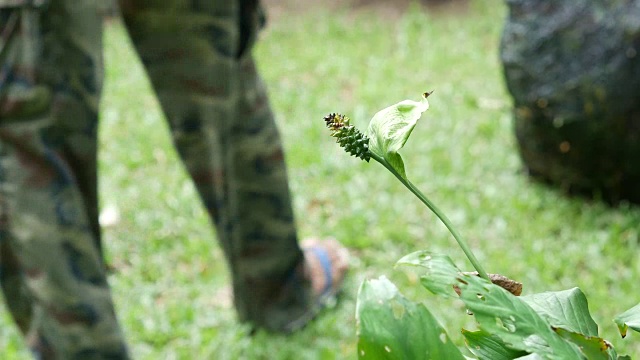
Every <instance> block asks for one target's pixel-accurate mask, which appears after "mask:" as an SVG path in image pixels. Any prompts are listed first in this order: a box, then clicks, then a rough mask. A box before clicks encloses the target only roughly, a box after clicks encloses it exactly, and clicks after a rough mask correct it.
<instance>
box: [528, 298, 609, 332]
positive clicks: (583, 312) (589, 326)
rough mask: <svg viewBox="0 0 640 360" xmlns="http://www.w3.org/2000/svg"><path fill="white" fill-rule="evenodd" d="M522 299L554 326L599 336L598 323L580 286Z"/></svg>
mask: <svg viewBox="0 0 640 360" xmlns="http://www.w3.org/2000/svg"><path fill="white" fill-rule="evenodd" d="M521 299H522V300H524V301H525V302H526V303H527V304H529V306H531V307H532V308H533V309H534V310H535V311H536V312H537V313H538V314H540V315H542V317H544V318H545V319H546V320H547V321H548V322H549V324H551V325H552V326H554V327H558V328H563V329H565V330H569V331H572V332H576V333H580V334H584V335H587V336H598V324H596V322H595V321H594V320H593V318H592V317H591V314H590V313H589V305H588V303H587V298H586V296H584V293H583V292H582V291H581V290H580V289H578V288H573V289H569V290H564V291H554V292H544V293H540V294H533V295H527V296H522V297H521Z"/></svg>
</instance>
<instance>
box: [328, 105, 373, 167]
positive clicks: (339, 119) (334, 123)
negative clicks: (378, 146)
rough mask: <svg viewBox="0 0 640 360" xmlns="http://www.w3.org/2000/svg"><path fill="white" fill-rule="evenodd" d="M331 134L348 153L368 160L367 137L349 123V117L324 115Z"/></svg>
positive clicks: (369, 155)
mask: <svg viewBox="0 0 640 360" xmlns="http://www.w3.org/2000/svg"><path fill="white" fill-rule="evenodd" d="M324 121H325V123H326V124H327V127H328V128H329V130H331V136H333V137H335V138H336V141H337V142H338V144H340V146H341V147H343V148H344V150H345V151H346V152H348V153H349V154H351V155H353V156H355V157H358V158H360V159H362V160H364V161H366V162H369V159H370V157H371V154H370V153H369V138H368V137H367V136H366V135H365V134H363V133H362V132H361V131H360V130H358V129H356V127H355V126H353V125H351V124H350V122H349V121H350V119H349V118H348V117H346V116H344V115H341V114H336V113H332V114H329V115H327V116H325V117H324Z"/></svg>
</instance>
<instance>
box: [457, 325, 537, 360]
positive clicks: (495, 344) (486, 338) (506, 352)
mask: <svg viewBox="0 0 640 360" xmlns="http://www.w3.org/2000/svg"><path fill="white" fill-rule="evenodd" d="M462 335H464V337H465V339H466V340H467V347H468V348H469V350H470V351H471V352H472V353H473V355H475V356H477V357H478V359H479V360H513V359H517V358H519V357H522V356H525V355H527V354H528V353H527V352H525V351H520V350H513V349H510V348H509V347H508V346H507V345H506V344H505V343H504V342H503V341H502V340H500V338H499V337H497V336H494V335H491V334H489V333H487V332H485V331H482V330H479V331H468V330H465V329H462Z"/></svg>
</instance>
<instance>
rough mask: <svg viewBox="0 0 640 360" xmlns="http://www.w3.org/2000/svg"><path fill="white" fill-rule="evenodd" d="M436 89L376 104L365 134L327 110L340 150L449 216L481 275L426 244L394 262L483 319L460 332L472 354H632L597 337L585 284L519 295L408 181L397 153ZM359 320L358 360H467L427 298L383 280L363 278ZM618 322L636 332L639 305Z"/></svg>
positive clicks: (491, 357) (497, 358)
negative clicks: (417, 298)
mask: <svg viewBox="0 0 640 360" xmlns="http://www.w3.org/2000/svg"><path fill="white" fill-rule="evenodd" d="M430 94H431V93H424V94H423V99H422V101H419V102H416V101H412V100H404V101H401V102H399V103H397V104H395V105H392V106H389V107H387V108H385V109H382V110H380V111H379V112H378V113H376V114H375V115H374V116H373V118H372V119H371V122H370V123H369V127H368V129H367V131H366V133H363V132H361V131H360V130H358V129H357V128H356V127H355V126H354V125H353V124H351V121H350V119H349V118H348V117H347V116H344V115H341V114H335V113H333V114H329V115H327V116H325V117H324V121H325V123H326V125H327V127H328V128H329V130H330V131H331V136H333V137H335V138H336V140H337V142H338V144H340V146H341V147H343V148H344V149H345V150H346V151H347V152H348V153H350V154H351V155H353V156H356V157H358V158H360V159H362V160H365V161H367V162H369V160H370V159H373V160H375V161H377V162H378V163H380V164H381V165H382V166H384V167H385V168H386V169H387V170H389V172H391V173H392V174H393V175H394V176H395V177H396V178H397V179H398V180H399V181H400V182H401V183H402V184H403V185H404V186H406V187H407V189H409V191H411V192H412V193H413V194H414V195H416V196H417V197H418V199H420V201H422V203H424V204H425V205H426V206H427V207H428V208H429V209H430V210H431V211H432V212H433V213H434V214H435V215H436V216H437V217H438V218H439V219H440V220H441V221H442V222H443V223H444V225H445V226H446V227H447V229H448V230H449V231H450V232H451V235H453V237H454V239H455V240H456V242H457V243H458V245H459V246H460V248H461V249H462V251H463V252H464V254H465V255H466V257H467V258H468V259H469V261H470V262H471V264H472V266H473V267H474V268H475V272H462V271H461V270H460V269H458V268H457V267H456V266H455V265H454V263H453V262H452V260H451V259H450V258H449V257H448V256H446V255H442V254H435V253H431V252H428V251H417V252H414V253H412V254H409V255H406V256H405V257H403V258H402V259H400V260H399V261H398V262H397V265H412V266H418V267H421V268H423V271H424V273H423V274H422V275H421V277H420V282H421V284H422V285H423V286H424V287H425V288H426V289H427V290H429V291H430V292H431V293H433V294H435V295H438V296H441V297H443V298H449V297H453V296H459V298H460V299H461V300H462V301H463V302H464V304H465V306H466V307H467V310H468V312H470V313H472V314H473V316H474V317H475V320H476V323H477V326H478V329H477V330H474V331H470V330H466V329H463V330H462V333H463V335H464V337H465V342H466V346H467V348H468V350H469V351H470V352H471V353H472V354H473V355H474V356H475V358H476V359H481V360H484V359H487V360H506V359H528V360H532V359H630V357H628V356H619V355H618V354H617V353H616V351H615V349H614V348H613V346H612V345H611V344H610V343H609V342H608V341H606V340H604V339H602V338H600V337H599V335H598V325H597V324H596V323H595V321H594V320H593V318H592V317H591V315H590V313H589V308H588V304H587V299H586V297H585V295H584V293H583V292H582V291H581V290H580V289H578V288H573V289H569V290H564V291H554V292H544V293H539V294H532V295H527V296H519V295H520V293H521V291H522V284H520V283H518V282H515V281H513V280H510V279H508V278H506V277H504V276H502V275H498V274H488V273H487V272H486V271H485V270H484V268H483V267H482V265H481V264H480V263H479V262H478V260H477V259H476V257H475V256H474V254H473V252H472V250H471V249H470V248H469V246H468V245H467V243H466V241H465V240H464V239H463V238H462V236H461V235H460V234H459V233H458V232H457V231H456V230H455V228H454V226H453V224H452V223H451V221H450V220H449V219H448V218H447V217H446V216H445V214H444V213H443V212H442V211H441V210H440V209H438V208H437V207H436V206H435V205H434V204H433V203H432V202H431V201H430V200H429V199H428V198H427V197H426V196H425V195H424V194H423V193H422V192H421V191H420V190H419V189H418V188H417V187H416V186H415V185H414V184H413V183H411V181H409V179H408V178H407V175H406V172H405V167H404V163H403V161H402V157H401V156H400V154H399V153H398V151H399V150H400V149H401V148H402V147H403V146H404V144H405V143H406V141H407V139H408V138H409V135H410V134H411V132H412V131H413V129H414V128H415V126H416V124H417V122H418V120H419V119H420V118H421V117H422V114H423V113H424V112H425V111H426V110H427V109H428V108H429V102H428V101H427V98H428V97H429V95H430ZM456 294H457V295H456ZM356 318H357V323H358V357H359V358H361V359H454V360H455V359H470V357H467V356H464V355H463V354H462V352H461V350H460V349H459V348H458V346H457V345H455V344H453V343H452V342H451V340H450V338H449V336H448V335H447V333H446V331H445V330H444V328H443V327H442V325H440V324H439V323H438V321H437V320H436V319H435V317H434V316H433V315H432V314H431V312H430V311H429V310H428V309H427V308H426V307H425V306H424V305H423V304H420V303H415V302H412V301H409V300H407V299H406V298H404V297H403V296H402V295H401V294H400V292H399V291H398V289H397V288H396V287H395V285H393V284H392V283H391V282H390V281H389V280H387V279H386V278H385V277H380V278H379V279H373V280H365V281H364V282H363V283H362V285H361V286H360V290H359V292H358V300H357V306H356ZM614 321H615V323H616V324H617V326H618V329H619V330H620V334H621V335H622V336H623V337H624V336H626V333H627V329H629V328H631V329H633V330H636V331H640V304H638V305H637V306H635V307H633V308H631V309H629V310H628V311H626V312H624V313H622V314H620V315H618V316H617V317H616V318H615V319H614Z"/></svg>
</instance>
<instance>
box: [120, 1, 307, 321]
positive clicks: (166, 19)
mask: <svg viewBox="0 0 640 360" xmlns="http://www.w3.org/2000/svg"><path fill="white" fill-rule="evenodd" d="M121 9H122V13H123V18H124V21H125V24H126V26H127V28H128V29H129V32H130V35H131V38H132V40H133V43H134V45H135V47H136V49H137V51H138V53H139V54H140V57H141V59H142V62H143V64H144V65H145V67H146V69H147V71H148V74H149V77H150V79H151V82H152V84H153V87H154V89H155V91H156V93H157V95H158V98H159V100H160V103H161V105H162V108H163V110H164V112H165V115H166V117H167V119H168V121H169V124H170V127H171V131H172V135H173V140H174V143H175V145H176V147H177V149H178V152H179V154H180V156H181V158H182V160H183V162H184V164H185V166H186V169H187V170H188V172H189V174H190V175H191V177H192V179H193V180H194V182H195V185H196V187H197V189H198V192H199V194H200V196H201V198H202V200H203V202H204V204H205V206H206V208H207V210H208V212H209V214H210V217H211V219H212V221H213V222H214V223H215V225H216V230H217V235H218V239H219V241H220V243H221V245H222V247H223V250H224V252H225V255H226V258H227V260H228V263H229V265H230V268H231V273H232V277H233V289H234V302H235V306H236V309H237V311H238V314H239V317H240V319H241V320H244V321H249V322H251V323H253V324H255V325H257V326H259V327H266V328H268V329H272V330H287V329H289V328H290V327H291V326H292V324H293V323H294V322H295V320H296V319H297V318H298V317H300V316H301V314H303V313H305V312H306V310H307V309H308V307H309V303H310V301H311V300H310V291H309V283H308V281H307V279H305V277H304V266H303V265H304V264H303V263H304V261H303V260H304V256H303V253H302V251H301V249H300V247H299V246H298V242H297V236H296V228H295V224H294V218H293V211H292V208H291V199H290V194H289V188H288V183H287V174H286V169H285V163H284V157H283V151H282V146H281V144H280V140H279V135H278V131H277V129H276V126H275V122H274V120H273V116H272V114H271V111H270V108H269V104H268V100H267V96H266V91H265V89H264V86H263V84H262V83H261V80H260V78H259V76H258V74H257V72H256V69H255V66H254V63H253V59H252V57H251V46H252V43H253V41H254V39H255V36H256V34H257V31H258V28H259V26H260V24H259V22H260V19H261V18H260V9H259V7H258V4H257V1H247V0H226V1H211V0H200V1H191V2H177V1H165V0H162V1H160V0H156V1H148V0H145V1H142V0H121Z"/></svg>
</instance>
